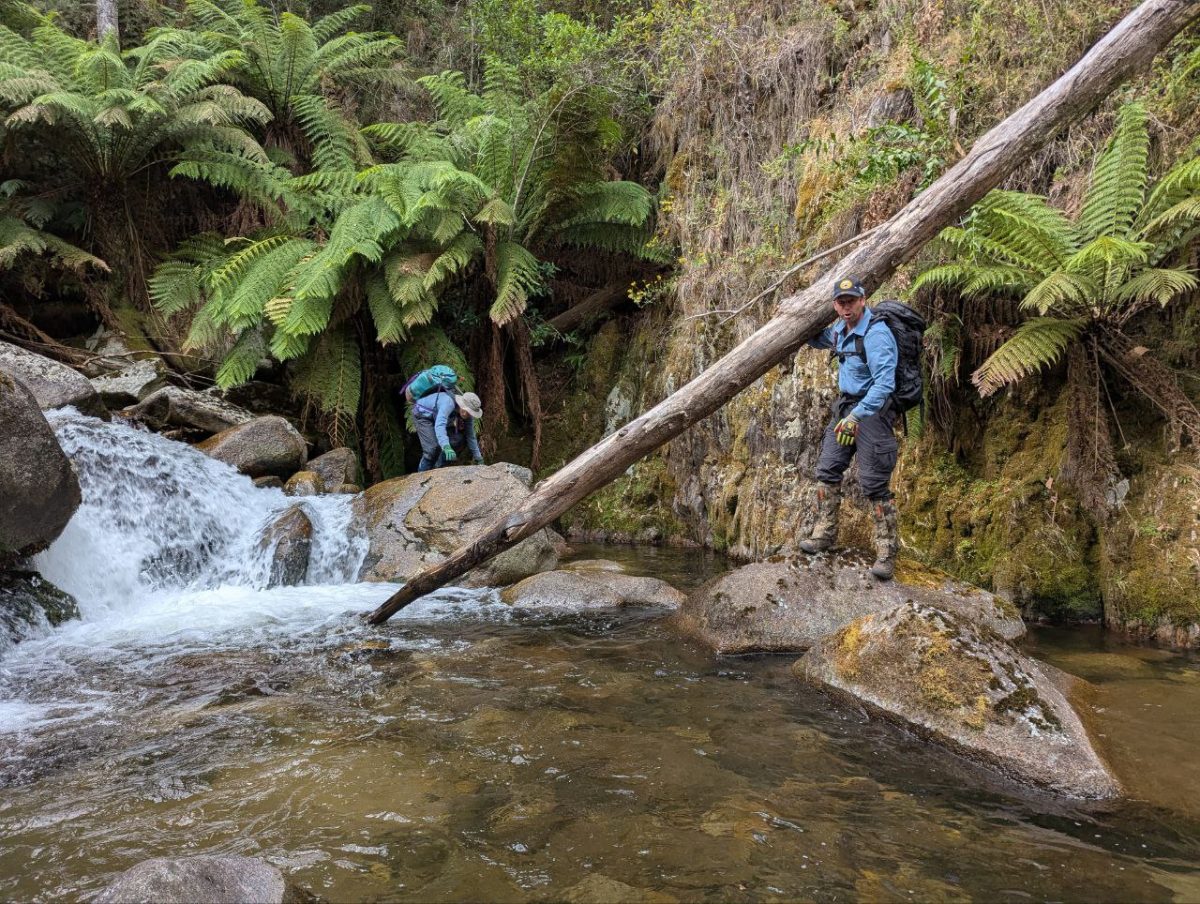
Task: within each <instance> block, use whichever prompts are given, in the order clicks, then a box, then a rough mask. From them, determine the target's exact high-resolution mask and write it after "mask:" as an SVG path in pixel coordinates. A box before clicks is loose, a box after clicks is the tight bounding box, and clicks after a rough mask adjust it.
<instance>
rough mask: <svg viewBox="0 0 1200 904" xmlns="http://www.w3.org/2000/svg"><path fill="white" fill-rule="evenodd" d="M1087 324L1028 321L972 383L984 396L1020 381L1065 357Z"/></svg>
mask: <svg viewBox="0 0 1200 904" xmlns="http://www.w3.org/2000/svg"><path fill="white" fill-rule="evenodd" d="M1084 326H1085V321H1083V320H1059V319H1058V318H1055V317H1036V318H1034V319H1033V320H1027V321H1025V322H1024V323H1022V324H1021V325H1020V326H1019V327H1017V331H1016V332H1015V333H1014V334H1013V335H1012V337H1011V338H1009V340H1008V341H1007V342H1005V343H1004V344H1003V345H1002V346H1000V347H999V348H998V349H996V351H995V352H993V353H992V355H991V356H990V357H989V358H988V359H987V360H986V361H984V362H983V364H982V365H981V366H980V368H979V369H978V370H976V371H975V373H973V374H971V382H972V383H974V384H975V388H976V389H978V390H979V394H980V395H981V396H984V397H987V396H989V395H991V394H992V393H993V392H995V391H996V390H997V389H1001V388H1002V387H1004V386H1008V385H1009V384H1012V383H1017V382H1020V381H1021V380H1023V379H1025V377H1027V376H1029V375H1030V374H1033V373H1036V372H1037V371H1039V370H1041V369H1042V368H1044V367H1048V366H1050V365H1051V364H1054V363H1055V362H1057V361H1058V360H1059V359H1061V358H1062V355H1063V352H1065V351H1066V349H1067V347H1068V346H1069V345H1071V343H1073V342H1075V341H1076V340H1077V339H1078V338H1079V335H1080V333H1082V332H1083V328H1084Z"/></svg>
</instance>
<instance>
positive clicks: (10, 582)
mask: <svg viewBox="0 0 1200 904" xmlns="http://www.w3.org/2000/svg"><path fill="white" fill-rule="evenodd" d="M72 618H79V604H78V603H77V602H76V601H75V597H73V596H71V595H70V594H69V593H65V592H63V591H62V590H59V589H58V588H57V587H55V586H54V585H53V584H51V583H50V582H49V581H47V580H46V579H45V578H44V577H42V576H41V575H40V574H38V573H37V572H36V571H0V649H3V648H5V647H7V646H10V645H12V644H15V643H18V642H20V641H21V640H22V639H23V638H25V637H26V636H28V634H29V631H30V630H31V629H33V628H36V627H37V626H38V625H49V626H50V627H57V626H58V625H61V624H62V623H63V622H65V621H67V620H68V619H72Z"/></svg>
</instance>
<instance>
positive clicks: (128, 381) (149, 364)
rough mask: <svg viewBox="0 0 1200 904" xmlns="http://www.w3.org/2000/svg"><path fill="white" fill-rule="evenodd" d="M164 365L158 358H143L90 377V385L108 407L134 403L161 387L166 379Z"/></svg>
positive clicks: (121, 406) (119, 406)
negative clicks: (109, 371) (118, 368)
mask: <svg viewBox="0 0 1200 904" xmlns="http://www.w3.org/2000/svg"><path fill="white" fill-rule="evenodd" d="M166 370H167V369H166V366H165V365H164V364H163V363H162V361H161V360H160V359H158V358H145V359H143V360H141V361H135V362H133V363H132V364H130V365H128V366H126V367H122V368H121V369H120V370H116V371H113V372H111V373H106V374H101V375H100V376H98V377H92V380H91V383H92V387H93V388H94V389H95V390H96V392H98V393H100V398H101V399H102V400H103V401H104V404H105V405H107V406H108V407H109V408H125V407H127V406H129V405H136V404H137V403H138V402H140V401H141V400H142V399H144V398H146V397H147V396H148V395H150V394H151V393H153V392H155V391H157V390H159V389H161V388H162V387H163V382H164V380H165V379H166Z"/></svg>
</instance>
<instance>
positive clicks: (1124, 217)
mask: <svg viewBox="0 0 1200 904" xmlns="http://www.w3.org/2000/svg"><path fill="white" fill-rule="evenodd" d="M1149 161H1150V134H1149V131H1148V130H1147V128H1146V108H1145V107H1143V106H1142V105H1141V104H1136V103H1131V104H1126V105H1124V106H1123V107H1121V109H1120V110H1119V111H1118V113H1117V128H1116V131H1115V132H1114V133H1113V137H1112V139H1111V140H1110V141H1109V143H1108V146H1107V147H1106V148H1105V150H1104V153H1102V154H1101V155H1100V159H1099V160H1098V161H1097V162H1096V167H1095V169H1094V170H1093V171H1092V181H1091V185H1090V186H1089V188H1088V193H1087V198H1086V199H1085V200H1084V204H1083V212H1082V213H1081V214H1080V215H1079V227H1080V229H1081V230H1082V232H1083V235H1084V236H1085V237H1086V238H1088V239H1096V238H1098V237H1100V236H1103V235H1108V236H1126V235H1129V233H1130V231H1131V229H1132V227H1133V223H1134V220H1135V219H1136V218H1137V214H1138V211H1139V209H1140V208H1141V206H1142V203H1143V202H1144V201H1145V198H1146V181H1147V179H1148V177H1149V172H1150V168H1149Z"/></svg>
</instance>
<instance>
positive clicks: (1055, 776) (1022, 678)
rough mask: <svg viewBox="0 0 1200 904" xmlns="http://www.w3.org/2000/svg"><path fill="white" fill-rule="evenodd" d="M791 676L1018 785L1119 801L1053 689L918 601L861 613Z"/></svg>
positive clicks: (1021, 663) (989, 636) (993, 640)
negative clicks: (842, 697)
mask: <svg viewBox="0 0 1200 904" xmlns="http://www.w3.org/2000/svg"><path fill="white" fill-rule="evenodd" d="M794 670H795V673H796V675H797V676H798V677H800V678H802V679H803V680H805V681H807V682H810V683H812V684H817V685H820V686H822V687H824V688H826V689H829V690H831V691H834V692H835V694H837V695H848V696H849V697H851V698H853V699H854V700H856V701H857V702H859V703H861V704H864V705H866V706H867V707H868V708H869V709H870V710H871V711H873V712H875V713H878V714H881V715H883V716H885V717H887V718H889V719H893V720H895V721H897V722H900V723H902V724H904V725H906V726H908V727H911V728H913V729H915V730H916V731H917V732H918V733H920V734H923V735H925V736H927V737H929V738H930V739H932V740H935V741H937V742H939V743H941V744H944V745H946V746H947V747H949V748H950V749H951V750H953V751H955V752H956V753H959V754H962V755H963V756H965V757H967V758H968V759H971V760H975V761H978V762H981V763H984V764H986V765H988V766H991V767H993V768H996V769H998V770H1000V771H1001V772H1003V773H1005V774H1006V775H1008V776H1010V777H1012V778H1015V779H1017V780H1019V781H1022V782H1025V783H1029V784H1033V785H1037V786H1040V787H1042V788H1046V789H1049V790H1051V791H1055V792H1057V793H1060V794H1066V795H1070V796H1073V797H1085V798H1108V797H1114V796H1116V795H1117V794H1119V793H1120V786H1119V785H1118V783H1117V780H1116V779H1115V778H1114V777H1113V775H1112V773H1111V772H1110V771H1109V769H1108V767H1107V766H1106V765H1105V763H1104V762H1103V760H1102V759H1101V758H1100V756H1099V755H1098V754H1097V753H1096V751H1095V749H1094V748H1093V747H1092V744H1091V741H1090V739H1089V738H1088V735H1087V732H1086V730H1085V729H1084V727H1083V724H1082V723H1081V722H1080V720H1079V716H1078V715H1076V713H1075V711H1074V710H1073V709H1072V708H1071V705H1070V703H1068V702H1067V699H1066V698H1065V697H1064V696H1063V694H1062V692H1061V691H1060V690H1059V688H1058V687H1057V686H1056V684H1055V682H1054V681H1053V680H1051V679H1050V678H1048V677H1047V676H1046V675H1045V674H1044V673H1043V672H1042V670H1041V669H1040V668H1039V666H1038V664H1037V663H1036V662H1034V661H1033V660H1032V659H1030V658H1028V657H1027V656H1024V655H1022V654H1021V653H1020V652H1018V651H1017V650H1015V649H1014V648H1013V647H1011V646H1009V645H1008V644H1007V643H1005V642H1004V641H1003V640H1002V639H1001V638H1000V637H999V636H997V635H996V634H995V633H994V632H992V631H990V630H989V629H987V628H986V627H983V626H980V625H974V624H971V623H970V622H968V621H967V620H966V619H964V618H963V617H961V616H960V615H956V614H952V613H950V612H947V611H945V610H942V609H937V608H934V607H933V606H928V605H923V604H921V603H915V602H908V603H904V604H903V605H900V606H896V607H895V608H892V609H889V610H887V611H884V612H876V613H873V614H870V615H866V616H864V617H862V618H860V619H857V620H855V621H853V622H851V623H850V624H848V625H846V626H845V627H844V628H842V629H841V630H840V631H837V632H836V633H834V634H831V635H829V636H828V637H825V638H823V639H822V640H820V641H819V642H818V643H817V644H816V645H814V646H813V648H812V649H810V650H809V651H808V652H807V653H806V654H805V655H804V656H803V657H802V658H801V659H800V660H799V661H797V663H796V664H795V666H794Z"/></svg>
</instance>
